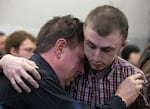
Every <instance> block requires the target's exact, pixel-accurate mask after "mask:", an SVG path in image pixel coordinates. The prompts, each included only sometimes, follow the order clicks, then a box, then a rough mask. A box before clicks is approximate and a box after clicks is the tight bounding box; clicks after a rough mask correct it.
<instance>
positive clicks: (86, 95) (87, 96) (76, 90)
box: [68, 57, 148, 109]
mask: <svg viewBox="0 0 150 109" xmlns="http://www.w3.org/2000/svg"><path fill="white" fill-rule="evenodd" d="M135 73H142V74H143V72H142V71H141V70H139V69H138V68H136V67H134V66H133V65H131V64H130V63H128V62H127V61H125V60H123V59H122V58H120V57H116V58H115V60H114V61H113V63H112V65H111V69H110V71H109V72H106V75H105V76H104V77H101V76H100V75H99V74H96V73H94V72H93V71H92V70H90V69H89V70H88V71H87V72H86V73H85V74H84V75H82V76H79V77H78V78H76V79H75V81H73V82H72V83H71V85H70V87H69V88H68V91H69V93H70V95H71V96H72V97H73V98H75V99H76V100H78V101H81V102H83V103H86V104H88V105H90V106H91V107H97V106H99V105H102V104H105V103H106V102H107V101H108V100H109V99H110V98H111V97H112V96H114V94H115V92H116V90H117V87H118V86H119V84H120V83H121V82H122V81H123V80H124V79H125V78H126V77H128V76H129V75H132V74H135ZM143 77H144V74H143ZM144 79H145V77H144ZM145 81H146V79H145ZM129 88H130V86H129ZM145 91H146V90H145V89H144V90H143V93H144V94H145ZM144 96H145V97H144V98H143V97H141V96H139V98H138V99H137V100H136V102H135V103H133V104H132V105H131V106H130V109H145V106H148V103H147V100H146V99H145V98H147V97H146V95H144Z"/></svg>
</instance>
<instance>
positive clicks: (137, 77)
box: [130, 73, 142, 80]
mask: <svg viewBox="0 0 150 109" xmlns="http://www.w3.org/2000/svg"><path fill="white" fill-rule="evenodd" d="M130 78H132V79H134V80H136V79H141V78H142V74H140V73H137V74H134V75H131V76H130Z"/></svg>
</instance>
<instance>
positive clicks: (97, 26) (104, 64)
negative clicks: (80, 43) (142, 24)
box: [84, 5, 128, 71]
mask: <svg viewBox="0 0 150 109" xmlns="http://www.w3.org/2000/svg"><path fill="white" fill-rule="evenodd" d="M127 34H128V21H127V18H126V16H125V15H124V14H123V13H122V12H121V11H120V10H119V9H117V8H115V7H112V6H107V5H104V6H100V7H97V8H95V9H94V10H92V11H91V12H90V13H89V15H88V16H87V18H86V20H85V25H84V37H85V40H84V50H85V55H86V57H87V58H88V61H89V63H90V66H91V68H92V69H94V70H99V71H105V70H106V69H107V68H108V67H109V66H110V65H111V64H112V62H113V60H114V59H115V57H116V56H118V54H119V52H120V49H121V48H122V47H124V46H125V45H126V44H127V41H126V39H127Z"/></svg>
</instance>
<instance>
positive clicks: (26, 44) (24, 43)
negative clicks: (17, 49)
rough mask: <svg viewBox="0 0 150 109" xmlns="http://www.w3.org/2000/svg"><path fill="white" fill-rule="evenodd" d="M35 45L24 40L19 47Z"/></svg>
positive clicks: (28, 40)
mask: <svg viewBox="0 0 150 109" xmlns="http://www.w3.org/2000/svg"><path fill="white" fill-rule="evenodd" d="M35 45H36V43H35V42H33V41H31V40H30V39H28V38H26V39H25V40H24V41H23V42H22V43H21V45H20V46H35Z"/></svg>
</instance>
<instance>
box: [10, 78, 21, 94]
mask: <svg viewBox="0 0 150 109" xmlns="http://www.w3.org/2000/svg"><path fill="white" fill-rule="evenodd" d="M10 82H11V85H12V86H13V87H14V89H15V90H16V91H17V92H18V93H21V92H22V90H21V88H19V86H18V85H17V83H16V81H15V79H14V78H10Z"/></svg>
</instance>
